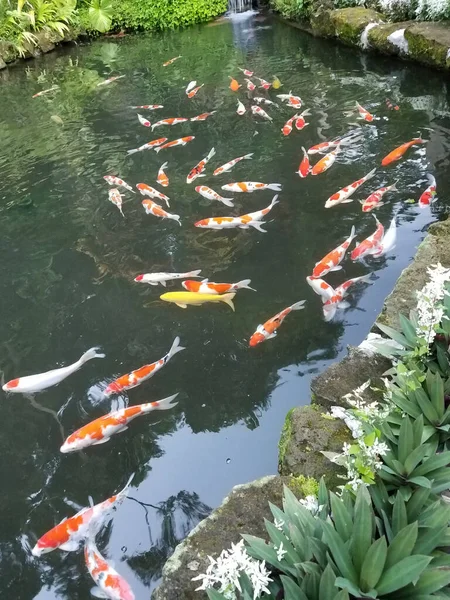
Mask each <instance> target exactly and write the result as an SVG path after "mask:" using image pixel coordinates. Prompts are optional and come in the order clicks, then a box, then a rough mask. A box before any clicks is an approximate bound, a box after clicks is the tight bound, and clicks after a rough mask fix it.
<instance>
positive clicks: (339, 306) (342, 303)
mask: <svg viewBox="0 0 450 600" xmlns="http://www.w3.org/2000/svg"><path fill="white" fill-rule="evenodd" d="M338 308H342V309H343V310H344V309H346V308H350V302H346V301H345V300H344V301H343V302H339V303H338Z"/></svg>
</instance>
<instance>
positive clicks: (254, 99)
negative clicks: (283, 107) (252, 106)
mask: <svg viewBox="0 0 450 600" xmlns="http://www.w3.org/2000/svg"><path fill="white" fill-rule="evenodd" d="M253 102H256V104H268V105H270V106H276V107H277V108H278V104H277V103H276V102H272V100H268V99H267V98H261V97H259V96H258V97H257V98H253Z"/></svg>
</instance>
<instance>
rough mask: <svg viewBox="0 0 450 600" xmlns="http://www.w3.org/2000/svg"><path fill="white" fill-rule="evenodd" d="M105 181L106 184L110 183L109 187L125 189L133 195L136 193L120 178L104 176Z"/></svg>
mask: <svg viewBox="0 0 450 600" xmlns="http://www.w3.org/2000/svg"><path fill="white" fill-rule="evenodd" d="M103 179H104V180H105V181H106V183H109V185H118V186H119V187H123V188H125V189H126V190H128V191H129V192H133V194H135V193H136V192H135V191H134V190H133V188H132V187H131V185H128V183H126V182H125V181H124V180H123V179H120V177H115V176H114V175H104V176H103Z"/></svg>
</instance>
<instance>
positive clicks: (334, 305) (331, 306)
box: [322, 273, 372, 322]
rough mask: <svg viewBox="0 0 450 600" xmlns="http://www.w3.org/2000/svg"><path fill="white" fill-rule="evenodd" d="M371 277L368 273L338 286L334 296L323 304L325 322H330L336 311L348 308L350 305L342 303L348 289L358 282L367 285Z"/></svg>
mask: <svg viewBox="0 0 450 600" xmlns="http://www.w3.org/2000/svg"><path fill="white" fill-rule="evenodd" d="M371 275H372V274H371V273H369V274H368V275H363V276H362V277H353V279H349V280H348V281H345V282H344V283H342V284H341V285H339V286H338V287H337V288H336V289H335V290H334V294H333V295H332V296H331V298H329V299H327V300H325V302H324V304H323V307H322V308H323V316H324V319H325V321H327V322H328V321H331V320H332V319H333V317H334V316H335V314H336V310H337V309H338V308H340V309H346V308H349V307H350V304H349V303H348V302H345V301H344V298H345V296H346V295H347V294H348V290H349V288H350V287H351V286H352V285H354V284H355V283H358V282H364V283H368V281H369V279H370V277H371ZM322 300H324V298H322Z"/></svg>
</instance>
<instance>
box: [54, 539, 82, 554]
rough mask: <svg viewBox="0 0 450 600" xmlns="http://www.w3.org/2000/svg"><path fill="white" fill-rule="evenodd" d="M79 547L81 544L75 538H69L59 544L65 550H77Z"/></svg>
mask: <svg viewBox="0 0 450 600" xmlns="http://www.w3.org/2000/svg"><path fill="white" fill-rule="evenodd" d="M79 547H80V544H79V543H78V542H76V541H75V540H69V541H68V542H66V543H65V544H61V546H58V548H59V549H60V550H63V551H64V552H75V551H76V550H78V548H79Z"/></svg>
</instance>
